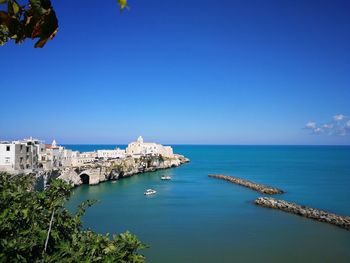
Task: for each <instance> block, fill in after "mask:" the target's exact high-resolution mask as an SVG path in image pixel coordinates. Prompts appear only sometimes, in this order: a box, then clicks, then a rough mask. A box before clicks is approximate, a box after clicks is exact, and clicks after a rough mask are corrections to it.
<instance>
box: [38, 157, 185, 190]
mask: <svg viewBox="0 0 350 263" xmlns="http://www.w3.org/2000/svg"><path fill="white" fill-rule="evenodd" d="M187 162H189V159H187V158H185V157H184V156H182V155H178V154H175V155H174V156H173V157H171V158H166V157H162V156H142V157H140V158H132V157H128V158H125V159H115V160H108V161H99V162H96V163H89V164H84V165H80V166H76V167H65V168H58V169H55V170H50V171H45V172H42V173H38V174H36V177H37V180H38V182H39V181H42V182H43V184H44V185H46V183H47V182H48V181H49V180H50V179H51V178H60V179H62V180H64V181H66V182H67V183H69V184H71V185H74V186H78V185H81V184H89V185H96V184H99V183H101V182H105V181H108V180H118V179H120V178H124V177H129V176H133V175H135V174H138V173H145V172H152V171H156V170H160V169H167V168H171V167H178V166H180V165H182V164H184V163H187Z"/></svg>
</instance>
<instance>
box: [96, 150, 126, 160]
mask: <svg viewBox="0 0 350 263" xmlns="http://www.w3.org/2000/svg"><path fill="white" fill-rule="evenodd" d="M124 157H125V150H121V149H119V148H116V149H114V150H97V158H98V159H104V160H108V159H122V158H124Z"/></svg>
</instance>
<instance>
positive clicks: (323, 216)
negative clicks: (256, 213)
mask: <svg viewBox="0 0 350 263" xmlns="http://www.w3.org/2000/svg"><path fill="white" fill-rule="evenodd" d="M255 204H257V205H260V206H264V207H267V208H273V209H279V210H282V211H285V212H288V213H292V214H296V215H300V216H303V217H307V218H311V219H314V220H317V221H320V222H326V223H329V224H332V225H336V226H338V227H341V228H345V229H347V230H350V217H348V216H340V215H336V214H332V213H329V212H326V211H322V210H319V209H315V208H311V207H306V206H302V205H298V204H295V203H291V202H287V201H284V200H278V199H274V198H271V197H259V198H257V199H256V200H255Z"/></svg>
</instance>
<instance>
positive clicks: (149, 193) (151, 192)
mask: <svg viewBox="0 0 350 263" xmlns="http://www.w3.org/2000/svg"><path fill="white" fill-rule="evenodd" d="M155 193H157V191H156V190H153V189H147V190H146V192H144V194H145V195H154V194H155Z"/></svg>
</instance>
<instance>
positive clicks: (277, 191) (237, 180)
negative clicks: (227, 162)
mask: <svg viewBox="0 0 350 263" xmlns="http://www.w3.org/2000/svg"><path fill="white" fill-rule="evenodd" d="M208 176H209V177H212V178H216V179H222V180H225V181H228V182H231V183H234V184H238V185H242V186H245V187H248V188H250V189H252V190H255V191H258V192H260V193H262V194H269V195H273V194H283V193H284V191H282V190H281V189H278V188H274V187H270V186H266V185H262V184H257V183H254V182H251V181H248V180H245V179H241V178H237V177H233V176H227V175H221V174H209V175H208Z"/></svg>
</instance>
